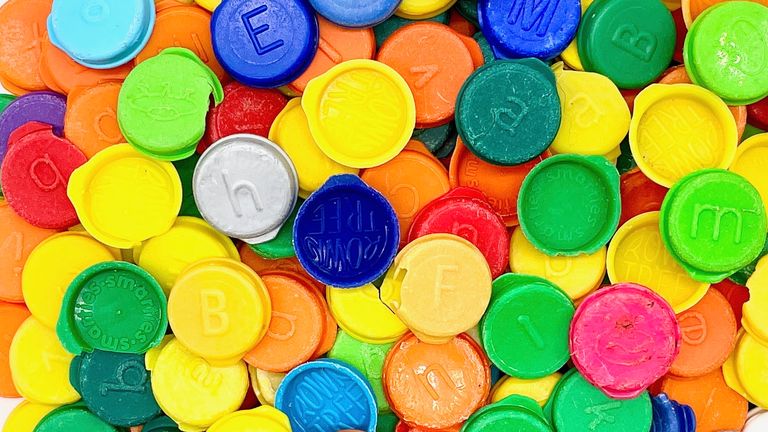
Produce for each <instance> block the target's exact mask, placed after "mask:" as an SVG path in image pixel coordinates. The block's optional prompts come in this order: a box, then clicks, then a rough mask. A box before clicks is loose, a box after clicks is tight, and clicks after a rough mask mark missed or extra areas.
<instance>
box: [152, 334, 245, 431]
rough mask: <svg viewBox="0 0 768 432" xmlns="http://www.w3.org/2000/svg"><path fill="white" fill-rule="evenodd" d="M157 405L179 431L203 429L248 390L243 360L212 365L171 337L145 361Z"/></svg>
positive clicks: (237, 404) (237, 405)
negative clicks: (148, 360)
mask: <svg viewBox="0 0 768 432" xmlns="http://www.w3.org/2000/svg"><path fill="white" fill-rule="evenodd" d="M147 368H148V369H149V370H150V371H152V391H153V393H154V394H155V399H157V403H158V405H160V408H162V409H163V412H165V414H166V415H168V417H170V418H172V419H173V420H174V421H175V422H176V423H178V424H179V428H180V429H181V430H183V431H188V432H197V431H203V430H205V429H206V428H208V427H209V426H210V425H212V424H213V423H215V422H216V420H219V419H220V418H222V417H224V416H225V415H227V414H229V413H232V412H235V411H236V410H237V409H238V408H240V405H241V404H242V402H243V399H245V394H246V392H247V391H248V370H247V368H246V367H245V363H243V362H237V363H235V364H233V365H230V366H213V365H211V364H210V363H208V362H207V361H205V359H203V358H201V357H198V356H196V355H194V354H192V353H191V352H189V351H188V350H187V349H186V348H184V347H183V346H182V345H181V343H180V342H179V341H178V339H175V338H174V339H171V340H170V341H168V343H167V344H166V345H165V347H163V349H162V350H161V351H160V354H159V355H157V356H156V358H155V359H154V361H153V362H147Z"/></svg>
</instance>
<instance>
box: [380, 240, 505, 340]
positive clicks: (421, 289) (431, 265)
mask: <svg viewBox="0 0 768 432" xmlns="http://www.w3.org/2000/svg"><path fill="white" fill-rule="evenodd" d="M491 283H492V280H491V271H490V269H489V268H488V263H487V262H486V260H485V257H483V254H482V253H480V251H479V250H478V249H477V248H476V247H475V245H473V244H472V243H470V242H469V241H467V240H465V239H463V238H461V237H458V236H455V235H452V234H431V235H428V236H424V237H420V238H418V239H416V240H414V241H412V242H411V243H409V244H408V245H407V246H406V247H405V248H403V250H401V251H400V253H399V254H398V255H397V257H396V258H395V261H394V263H393V264H392V267H391V268H390V269H389V271H388V272H387V275H386V277H385V278H384V282H383V284H382V285H381V300H382V301H383V302H384V303H385V304H386V305H387V306H388V307H389V308H390V309H391V310H392V311H393V312H394V313H395V314H396V315H397V316H398V317H399V318H400V319H401V320H402V321H403V323H405V325H407V326H408V328H410V329H411V331H413V333H414V334H415V335H416V336H417V337H418V338H419V339H421V340H423V341H424V342H427V343H435V344H439V343H444V342H446V341H448V340H450V339H451V338H453V337H454V336H456V335H457V334H459V333H463V332H465V331H467V330H469V329H470V328H472V327H473V326H475V325H476V324H477V323H478V322H479V321H480V318H481V317H482V316H483V313H485V309H486V307H487V306H488V302H489V301H490V298H491Z"/></svg>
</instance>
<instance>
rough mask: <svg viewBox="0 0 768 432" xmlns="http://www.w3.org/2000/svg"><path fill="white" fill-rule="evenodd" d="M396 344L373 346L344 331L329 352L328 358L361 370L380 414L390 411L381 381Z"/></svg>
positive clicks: (337, 337)
mask: <svg viewBox="0 0 768 432" xmlns="http://www.w3.org/2000/svg"><path fill="white" fill-rule="evenodd" d="M392 346H394V343H387V344H377V345H374V344H371V343H366V342H362V341H359V340H357V339H356V338H354V337H352V336H350V335H349V334H347V333H346V332H344V331H343V330H341V331H339V334H338V335H337V336H336V343H334V344H333V348H331V350H330V351H329V352H328V358H330V359H335V360H340V361H343V362H345V363H347V364H349V365H351V366H352V367H354V368H355V369H357V370H359V371H360V372H361V373H362V374H363V375H364V376H365V379H366V380H368V382H369V383H370V384H371V387H372V389H373V394H374V395H375V396H376V406H377V407H378V409H379V412H380V413H381V412H387V411H389V403H388V401H387V397H386V394H385V392H384V383H383V382H382V380H381V377H382V374H383V369H384V360H385V359H386V358H387V354H388V353H389V350H391V349H392Z"/></svg>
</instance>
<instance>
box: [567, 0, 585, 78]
mask: <svg viewBox="0 0 768 432" xmlns="http://www.w3.org/2000/svg"><path fill="white" fill-rule="evenodd" d="M592 1H593V0H581V15H582V16H584V12H586V11H587V8H589V5H591V4H592ZM578 45H579V44H578V42H577V41H576V38H573V40H572V41H571V43H570V44H568V46H567V47H566V48H565V50H564V51H563V52H562V53H560V58H562V59H563V61H564V62H565V64H567V65H568V67H570V68H571V69H576V70H580V71H583V70H584V65H583V64H582V63H581V57H579V47H578Z"/></svg>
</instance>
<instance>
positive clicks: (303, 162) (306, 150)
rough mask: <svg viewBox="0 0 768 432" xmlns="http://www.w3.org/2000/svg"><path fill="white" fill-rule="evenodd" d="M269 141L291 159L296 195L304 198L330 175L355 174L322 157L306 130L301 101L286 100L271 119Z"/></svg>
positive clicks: (351, 170) (305, 119) (305, 116)
mask: <svg viewBox="0 0 768 432" xmlns="http://www.w3.org/2000/svg"><path fill="white" fill-rule="evenodd" d="M269 139H270V140H271V141H273V142H274V143H275V144H277V145H279V146H280V148H282V149H283V150H284V151H285V152H286V153H287V154H288V156H289V157H290V158H291V161H292V162H293V164H294V166H295V167H296V172H297V173H298V175H299V194H300V195H302V196H304V197H305V198H306V197H308V196H309V194H311V193H312V192H314V191H316V190H317V189H319V188H320V186H322V185H323V183H325V182H326V181H327V180H328V179H329V178H330V177H331V176H334V175H337V174H354V175H357V173H358V171H359V170H358V169H357V168H349V167H346V166H344V165H341V164H340V163H338V162H336V161H334V160H333V159H331V158H329V157H328V156H326V155H325V153H323V152H322V150H320V147H318V146H317V143H316V142H315V140H314V138H312V134H311V133H310V131H309V123H308V121H307V115H306V114H305V113H304V110H303V109H302V107H301V98H294V99H291V100H290V101H288V105H286V106H285V108H284V109H283V110H282V111H281V112H280V114H279V115H278V116H277V117H276V118H275V119H274V123H272V128H271V129H269Z"/></svg>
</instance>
